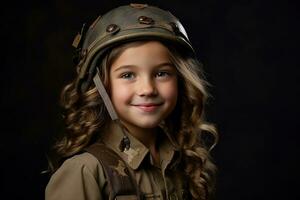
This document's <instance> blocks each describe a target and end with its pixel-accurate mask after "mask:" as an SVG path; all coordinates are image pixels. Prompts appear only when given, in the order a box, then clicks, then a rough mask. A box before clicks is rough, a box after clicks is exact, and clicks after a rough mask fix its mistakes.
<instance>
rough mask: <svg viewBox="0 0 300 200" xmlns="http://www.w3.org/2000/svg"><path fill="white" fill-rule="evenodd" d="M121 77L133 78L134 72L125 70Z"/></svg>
mask: <svg viewBox="0 0 300 200" xmlns="http://www.w3.org/2000/svg"><path fill="white" fill-rule="evenodd" d="M121 78H123V79H133V78H134V74H133V73H132V72H125V73H123V74H121Z"/></svg>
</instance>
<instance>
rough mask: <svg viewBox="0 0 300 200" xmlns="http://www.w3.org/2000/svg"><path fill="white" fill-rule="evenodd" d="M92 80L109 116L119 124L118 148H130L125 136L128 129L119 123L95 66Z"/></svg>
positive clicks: (122, 149)
mask: <svg viewBox="0 0 300 200" xmlns="http://www.w3.org/2000/svg"><path fill="white" fill-rule="evenodd" d="M93 81H94V83H95V85H96V88H97V90H98V92H99V94H100V96H101V97H102V100H103V102H104V105H105V107H106V109H107V111H108V113H109V115H110V118H111V119H112V120H113V121H114V122H116V123H117V124H118V125H119V126H120V128H121V130H122V132H123V134H124V136H123V139H122V141H121V143H120V146H119V148H120V150H121V151H124V150H125V149H126V150H128V149H129V148H130V140H129V138H128V136H127V133H128V130H127V128H126V127H125V126H124V125H123V124H122V123H121V121H120V119H119V117H118V115H117V113H116V111H115V109H114V106H113V104H112V102H111V100H110V98H109V96H108V94H107V92H106V90H105V87H104V85H103V83H102V81H101V79H100V76H99V73H98V68H97V72H96V75H95V76H94V78H93Z"/></svg>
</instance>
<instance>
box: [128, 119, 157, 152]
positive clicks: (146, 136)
mask: <svg viewBox="0 0 300 200" xmlns="http://www.w3.org/2000/svg"><path fill="white" fill-rule="evenodd" d="M125 127H126V128H127V129H128V131H129V134H130V135H132V136H133V137H135V138H136V139H138V140H139V141H140V142H141V143H143V145H145V146H146V147H147V148H149V149H153V148H155V141H156V133H157V128H149V129H145V128H139V127H132V126H128V125H127V124H125Z"/></svg>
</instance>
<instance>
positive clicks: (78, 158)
mask: <svg viewBox="0 0 300 200" xmlns="http://www.w3.org/2000/svg"><path fill="white" fill-rule="evenodd" d="M162 133H163V132H162ZM128 137H129V139H130V142H131V145H130V149H129V150H127V151H126V150H125V151H124V152H121V151H120V150H119V144H120V142H121V140H122V138H123V133H122V132H121V131H120V129H119V127H117V126H115V125H112V126H111V127H110V128H109V129H108V130H106V131H105V133H104V134H103V142H104V143H105V144H106V145H108V146H109V147H111V148H112V149H113V150H114V151H115V152H116V153H117V154H118V155H120V156H121V157H122V158H123V159H124V160H125V162H126V163H128V166H129V167H131V168H132V169H133V171H134V173H135V178H136V181H137V184H138V186H139V188H140V190H141V192H142V194H143V196H144V199H147V200H148V199H151V200H164V199H170V200H181V199H186V198H187V197H186V194H187V193H186V190H184V189H183V187H186V184H183V181H184V180H185V179H184V178H183V176H182V171H180V170H178V169H177V168H176V166H177V164H178V161H179V160H180V154H179V151H178V150H177V149H176V148H175V146H174V145H173V144H174V143H173V142H172V138H171V137H169V136H168V134H162V135H161V136H159V138H160V139H159V140H158V142H159V144H158V150H159V154H160V166H154V164H153V162H152V158H151V155H150V152H149V149H147V148H146V147H145V146H144V145H143V144H142V143H141V142H139V141H138V140H137V139H136V138H134V137H133V136H131V135H128ZM107 190H108V187H107V181H106V179H105V175H104V171H103V168H102V166H101V164H100V163H99V161H98V160H97V159H96V158H95V157H94V156H93V155H91V154H90V153H87V152H85V153H82V154H79V155H75V156H73V157H71V158H69V159H67V160H66V161H65V162H64V163H63V164H62V166H61V167H60V168H59V169H58V170H57V171H56V172H55V173H54V174H53V175H52V177H51V179H50V181H49V183H48V185H47V187H46V192H45V197H46V200H103V199H104V195H103V194H105V193H106V194H108V193H107V192H108V191H107Z"/></svg>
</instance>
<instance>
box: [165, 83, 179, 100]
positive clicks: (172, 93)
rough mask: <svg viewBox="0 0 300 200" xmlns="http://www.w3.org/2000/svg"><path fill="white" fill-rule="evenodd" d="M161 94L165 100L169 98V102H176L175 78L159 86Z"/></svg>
mask: <svg viewBox="0 0 300 200" xmlns="http://www.w3.org/2000/svg"><path fill="white" fill-rule="evenodd" d="M161 95H162V96H163V97H164V98H165V99H166V100H169V101H170V103H171V104H176V102H177V96H178V86H177V80H174V81H172V82H170V83H168V84H165V85H163V87H162V88H161Z"/></svg>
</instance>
